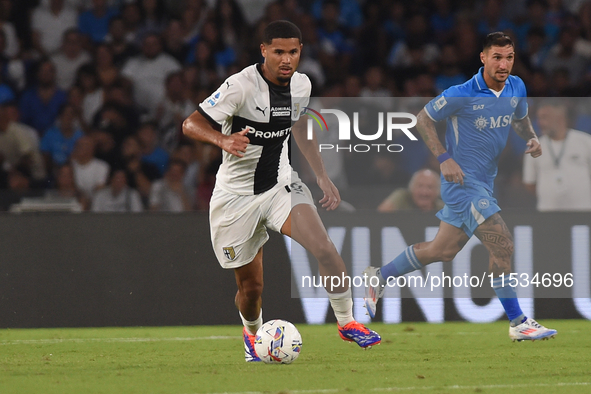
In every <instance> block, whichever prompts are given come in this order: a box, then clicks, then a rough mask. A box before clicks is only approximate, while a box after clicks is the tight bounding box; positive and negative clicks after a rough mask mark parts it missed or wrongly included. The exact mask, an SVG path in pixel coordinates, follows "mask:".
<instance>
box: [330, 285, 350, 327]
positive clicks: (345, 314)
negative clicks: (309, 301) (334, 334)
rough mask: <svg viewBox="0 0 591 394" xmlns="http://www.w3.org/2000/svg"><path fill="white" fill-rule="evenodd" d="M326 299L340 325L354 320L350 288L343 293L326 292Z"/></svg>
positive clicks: (342, 325)
mask: <svg viewBox="0 0 591 394" xmlns="http://www.w3.org/2000/svg"><path fill="white" fill-rule="evenodd" d="M328 299H329V300H330V305H331V306H332V310H333V311H334V315H335V317H336V318H337V321H338V322H339V325H340V326H341V327H345V325H346V324H349V323H351V322H352V321H354V320H355V319H353V299H352V298H351V289H350V288H349V289H347V291H345V292H343V293H328Z"/></svg>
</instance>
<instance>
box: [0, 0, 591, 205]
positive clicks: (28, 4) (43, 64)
mask: <svg viewBox="0 0 591 394" xmlns="http://www.w3.org/2000/svg"><path fill="white" fill-rule="evenodd" d="M279 19H287V20H290V21H292V22H294V23H295V24H297V25H298V26H299V27H300V29H301V31H302V34H303V43H304V50H303V53H302V60H301V63H300V66H299V69H298V70H299V71H300V72H303V73H306V74H307V75H308V76H309V77H310V79H311V80H312V83H313V89H314V90H313V92H312V95H313V96H317V97H320V96H325V97H374V98H375V97H429V98H431V97H434V96H436V95H437V94H438V93H440V92H441V91H443V90H444V89H445V88H447V87H449V86H451V85H454V84H458V83H462V82H464V81H465V80H467V79H468V78H470V77H471V76H472V75H473V74H474V73H476V72H477V71H478V69H479V67H480V66H481V64H480V60H479V52H480V51H481V42H482V37H483V36H484V35H486V34H487V33H489V32H492V31H505V32H507V33H508V34H510V35H511V36H512V37H513V38H514V40H515V42H516V49H517V59H516V63H515V66H514V71H513V73H514V74H516V75H518V76H520V77H521V78H522V79H523V80H524V81H525V83H526V86H527V89H528V93H529V95H530V96H532V97H587V96H590V93H591V67H590V66H591V1H587V2H585V1H580V0H570V1H568V0H563V1H561V0H513V1H503V0H484V1H478V0H415V1H412V2H410V1H400V0H398V1H397V0H365V1H355V0H303V1H298V0H280V1H269V0H256V1H248V0H211V1H206V0H0V161H2V166H0V189H3V190H2V193H0V196H1V197H0V209H2V210H7V209H8V208H9V206H10V205H11V204H13V203H15V202H18V201H19V200H20V199H21V198H22V197H23V196H44V195H51V196H62V197H72V198H76V199H77V200H78V201H79V202H80V204H81V205H82V206H83V207H84V209H88V210H90V209H92V210H93V211H141V210H165V211H184V210H192V209H207V207H208V203H209V197H210V196H211V192H212V190H213V185H214V182H215V174H216V171H217V167H218V166H219V163H220V161H221V152H220V151H219V150H218V149H217V148H214V147H211V146H206V145H202V144H199V143H194V142H192V141H189V140H187V139H185V138H183V136H182V133H181V125H182V122H183V120H184V119H185V118H186V117H187V116H188V115H189V114H191V113H192V112H193V111H194V110H195V109H196V107H197V105H198V104H199V103H200V102H202V101H203V100H204V99H205V98H207V97H208V95H209V94H211V92H213V91H214V90H215V89H216V88H217V87H218V86H219V85H220V84H221V83H222V82H223V81H224V79H225V78H226V77H227V76H228V75H230V74H233V73H236V72H238V71H240V70H241V69H242V68H244V67H246V66H248V65H250V64H253V63H255V62H259V61H260V60H261V55H260V49H259V44H260V42H261V41H262V40H261V34H262V30H263V28H264V27H265V26H266V24H268V23H269V22H271V21H274V20H279ZM585 119H586V120H587V122H585ZM588 120H589V118H588V117H587V118H585V117H584V116H579V117H578V118H575V119H574V122H575V123H576V122H577V121H578V123H579V124H574V125H573V127H575V128H577V129H579V130H583V131H585V132H591V124H590V123H591V122H588ZM416 149H417V151H416V152H413V155H412V157H413V160H412V163H410V164H409V163H407V162H402V160H401V159H400V157H403V156H401V155H398V156H397V155H392V154H390V155H383V154H382V155H367V156H365V157H364V158H363V161H364V164H363V165H359V163H358V162H357V161H356V160H359V155H344V156H343V157H344V160H341V161H340V162H339V163H340V164H338V165H339V166H341V167H342V168H340V172H339V173H340V177H341V178H342V179H343V181H342V182H341V185H339V186H340V187H341V188H342V189H343V190H344V192H345V194H346V190H347V188H349V189H355V188H356V187H359V186H363V187H366V186H372V185H381V186H383V187H387V188H388V189H389V191H387V192H386V193H385V194H384V195H381V196H377V202H379V201H382V200H383V199H384V198H385V197H387V196H388V195H389V194H390V192H391V191H392V190H393V189H395V188H396V187H400V186H406V185H407V184H408V182H409V180H410V178H411V176H412V174H413V173H414V172H416V171H417V170H419V169H421V168H430V169H432V170H435V171H437V172H438V171H439V166H438V163H437V162H436V160H434V158H432V157H430V155H429V154H428V151H427V150H426V148H425V147H419V148H416ZM524 150H525V142H523V141H520V140H519V137H517V136H516V135H512V136H511V137H510V138H509V144H508V147H507V149H506V150H505V152H504V153H503V155H502V158H501V164H500V173H499V177H498V180H497V184H498V185H497V187H498V189H499V190H498V194H499V199H500V200H501V204H504V206H507V207H516V206H531V207H534V206H535V202H534V199H533V196H532V197H531V198H528V197H523V194H522V193H520V191H525V187H524V186H523V184H522V176H521V172H522V164H521V163H522V160H523V151H524ZM370 174H371V175H370ZM99 190H101V192H100V193H99V192H98V191H99ZM349 202H351V203H352V204H353V205H356V202H357V201H356V200H355V198H354V197H351V200H350V201H349ZM376 207H377V204H376V205H375V206H374V208H376Z"/></svg>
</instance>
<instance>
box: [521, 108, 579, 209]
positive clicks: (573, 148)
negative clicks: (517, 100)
mask: <svg viewBox="0 0 591 394" xmlns="http://www.w3.org/2000/svg"><path fill="white" fill-rule="evenodd" d="M568 105H569V104H568V102H566V101H565V99H552V100H548V101H546V102H544V103H542V104H541V105H540V106H539V107H538V113H537V120H538V124H539V126H540V129H541V130H542V132H543V134H544V135H543V136H542V137H541V138H540V145H541V146H542V152H543V154H542V156H540V157H538V158H537V159H534V158H532V157H531V156H530V155H526V156H525V157H524V159H523V183H525V185H526V187H527V188H528V189H529V190H530V191H531V192H535V193H536V195H537V197H538V211H591V135H589V134H586V133H584V132H582V131H578V130H573V129H570V128H569V127H568Z"/></svg>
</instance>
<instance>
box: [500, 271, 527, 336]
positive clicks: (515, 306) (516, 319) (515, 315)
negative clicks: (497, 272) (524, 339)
mask: <svg viewBox="0 0 591 394" xmlns="http://www.w3.org/2000/svg"><path fill="white" fill-rule="evenodd" d="M512 282H515V280H513V281H511V279H510V276H509V274H507V275H505V276H500V277H498V278H495V279H493V289H494V290H495V293H496V294H497V297H499V301H501V304H502V305H503V308H505V313H506V314H507V317H508V318H509V321H510V324H511V327H515V326H517V325H519V324H521V323H523V322H524V321H525V320H526V319H527V317H525V315H524V314H523V311H522V310H521V307H520V306H519V301H518V300H517V292H516V291H515V286H510V284H511V283H512Z"/></svg>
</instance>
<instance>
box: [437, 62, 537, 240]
mask: <svg viewBox="0 0 591 394" xmlns="http://www.w3.org/2000/svg"><path fill="white" fill-rule="evenodd" d="M483 71H484V68H481V69H480V70H479V71H478V73H477V74H476V75H474V76H473V77H472V78H471V79H470V80H468V81H467V82H465V83H463V84H461V85H456V86H452V87H450V88H449V89H446V90H445V91H444V92H443V93H441V95H439V96H437V97H435V98H434V99H433V100H431V101H430V102H429V103H428V104H427V105H426V106H425V111H426V112H427V114H428V115H429V117H430V118H431V119H433V120H434V121H436V122H438V121H441V120H444V119H446V120H447V130H446V133H445V140H446V145H447V147H446V148H447V151H448V153H449V154H450V155H451V157H452V158H453V159H454V160H455V161H456V163H458V165H459V166H460V168H461V169H462V171H464V174H465V175H466V176H465V177H464V186H462V185H460V184H456V183H453V182H448V181H446V180H445V179H444V178H443V177H441V198H442V199H443V201H444V202H445V204H446V206H445V208H444V209H442V210H441V211H440V212H439V213H438V214H437V216H438V217H439V218H440V219H441V220H443V221H445V222H447V223H450V224H452V225H454V226H456V227H459V228H463V229H464V231H466V233H467V234H468V235H469V236H471V235H472V234H473V232H474V230H475V229H476V227H478V225H480V224H482V222H484V220H486V219H487V218H488V217H489V216H491V215H492V214H494V213H495V212H498V211H499V210H500V208H499V207H498V205H497V204H496V199H494V197H493V196H492V193H493V187H494V180H495V177H496V176H497V170H498V160H499V156H500V155H501V152H502V151H503V149H504V148H505V145H506V144H507V137H508V135H509V130H510V129H511V122H512V121H513V120H519V119H523V118H525V117H526V116H527V93H526V90H525V84H524V83H523V81H522V80H521V78H519V77H516V76H513V75H510V76H509V78H507V80H506V81H505V87H504V88H503V90H502V91H501V92H495V91H493V90H491V89H489V88H488V87H487V85H486V83H485V82H484V77H483Z"/></svg>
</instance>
